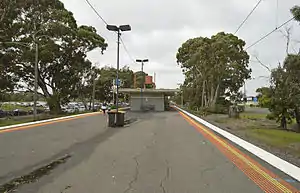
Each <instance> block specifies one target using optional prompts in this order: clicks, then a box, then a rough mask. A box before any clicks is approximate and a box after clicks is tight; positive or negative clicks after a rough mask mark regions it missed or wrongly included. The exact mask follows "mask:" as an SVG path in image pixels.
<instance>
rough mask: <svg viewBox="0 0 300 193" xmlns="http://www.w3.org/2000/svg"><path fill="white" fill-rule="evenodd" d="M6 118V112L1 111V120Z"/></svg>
mask: <svg viewBox="0 0 300 193" xmlns="http://www.w3.org/2000/svg"><path fill="white" fill-rule="evenodd" d="M3 117H6V112H5V111H3V110H1V109H0V118H3Z"/></svg>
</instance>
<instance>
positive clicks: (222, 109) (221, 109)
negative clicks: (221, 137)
mask: <svg viewBox="0 0 300 193" xmlns="http://www.w3.org/2000/svg"><path fill="white" fill-rule="evenodd" d="M207 112H208V113H216V114H227V113H228V107H227V106H225V105H220V104H216V105H215V106H214V107H210V108H208V109H207Z"/></svg>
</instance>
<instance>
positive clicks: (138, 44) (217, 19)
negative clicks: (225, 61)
mask: <svg viewBox="0 0 300 193" xmlns="http://www.w3.org/2000/svg"><path fill="white" fill-rule="evenodd" d="M298 1H299V0H289V1H285V2H284V3H283V2H281V1H279V6H278V10H277V5H276V1H262V2H261V4H260V5H259V7H258V8H257V9H256V10H255V12H254V13H253V15H251V17H250V18H249V19H248V20H247V22H246V23H245V24H244V26H243V27H242V28H241V29H240V30H239V32H238V33H237V35H238V36H239V37H240V38H242V39H244V40H245V41H246V43H247V46H249V45H251V44H252V43H253V42H255V41H256V40H258V39H259V38H260V37H262V36H263V35H265V34H267V33H268V32H270V31H271V30H273V29H274V28H275V27H276V26H278V25H279V24H281V23H283V22H285V21H286V20H288V19H289V18H290V17H291V14H290V12H289V9H290V8H291V7H293V6H294V5H296V4H299V2H298ZM63 2H64V3H65V6H66V8H67V9H69V10H70V11H72V12H73V13H74V16H75V18H76V19H77V21H78V23H79V24H84V25H93V26H95V27H96V28H97V31H98V33H99V34H101V35H102V36H103V37H104V38H105V39H106V41H107V42H108V44H109V47H108V49H107V51H105V53H104V55H101V54H100V51H99V50H95V51H93V52H91V53H89V55H88V56H89V58H90V59H91V60H92V61H93V62H94V63H96V62H98V63H99V65H100V66H104V65H111V66H114V67H115V66H116V45H117V44H116V34H115V33H112V32H109V31H107V30H106V28H105V24H104V23H103V22H102V21H101V20H100V19H99V18H97V16H96V15H95V13H93V11H92V9H91V8H90V7H89V6H88V4H86V2H85V1H84V0H72V1H69V0H63ZM90 2H91V3H92V4H93V5H94V7H95V8H96V9H97V10H98V11H99V13H100V14H101V15H102V16H103V17H104V19H105V20H106V21H107V22H108V23H110V24H130V25H131V27H132V31H131V32H125V33H123V34H122V39H123V41H124V42H125V45H126V48H127V50H128V51H129V53H130V57H129V56H128V54H127V53H126V51H125V50H124V48H123V46H122V45H121V50H120V63H121V67H122V66H124V65H129V66H130V67H131V68H132V69H133V70H135V71H137V70H139V69H140V65H139V64H135V63H134V61H133V60H135V59H136V58H148V59H149V63H148V64H146V65H145V70H146V71H147V72H148V73H149V74H153V73H154V72H156V80H157V81H156V83H157V86H158V87H163V88H175V87H177V84H178V83H179V82H183V80H184V76H183V75H182V72H181V69H180V68H179V66H178V65H177V63H176V52H177V50H178V48H179V47H180V46H181V44H182V43H184V42H185V41H186V40H187V39H189V38H193V37H197V36H208V37H210V36H212V35H214V34H216V33H217V32H219V31H225V32H230V33H233V32H234V31H235V30H236V29H237V27H238V26H239V24H240V23H241V22H242V21H243V19H244V18H245V17H246V16H247V14H248V13H249V12H250V11H251V10H252V9H253V7H254V6H255V5H256V3H257V2H258V0H247V1H241V0H227V1H224V0H210V1H207V0H185V1H173V0H163V1H162V0H152V1H142V0H127V1H120V0H110V1H104V0H90ZM289 26H293V32H292V38H293V39H297V38H298V40H300V38H299V37H300V27H299V25H297V24H296V22H291V23H290V24H289ZM285 44H286V41H285V38H284V37H283V35H282V34H281V33H279V32H276V33H273V34H272V35H270V36H269V37H268V38H266V39H265V40H264V41H262V42H260V43H259V44H257V45H256V46H254V47H252V48H251V49H249V50H248V52H249V54H252V55H257V56H258V57H259V59H260V60H261V61H262V62H263V63H265V64H268V65H270V66H271V67H272V68H275V67H276V66H277V65H278V62H281V63H282V62H283V60H284V57H285ZM299 47H300V44H296V43H295V42H293V43H292V45H291V47H290V52H294V50H296V51H297V50H299ZM251 60H255V58H253V57H252V58H251ZM250 67H251V68H252V70H253V73H252V76H253V77H254V78H255V79H253V80H249V81H247V83H246V88H247V93H249V94H251V95H253V94H255V90H256V88H257V87H260V86H264V85H268V80H267V79H264V78H257V77H259V76H268V75H269V72H268V71H267V70H266V69H264V68H263V67H262V66H261V65H259V64H258V63H256V62H251V63H250Z"/></svg>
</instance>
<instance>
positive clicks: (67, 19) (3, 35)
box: [0, 0, 107, 111]
mask: <svg viewBox="0 0 300 193" xmlns="http://www.w3.org/2000/svg"><path fill="white" fill-rule="evenodd" d="M0 5H1V10H3V11H2V12H1V13H0V16H2V17H1V20H2V22H1V29H3V30H2V31H1V32H0V42H2V43H1V47H0V54H2V55H4V56H5V57H4V58H1V60H0V62H1V65H0V68H4V69H5V70H6V71H8V75H9V76H8V78H7V77H6V76H4V77H3V76H1V78H2V79H7V80H8V81H9V80H11V79H12V78H14V77H17V80H18V81H14V82H18V83H23V84H20V85H24V83H26V86H25V87H26V89H28V90H32V88H33V85H34V62H35V54H36V49H35V45H36V44H37V45H38V74H39V77H38V86H39V88H40V89H41V90H42V93H41V94H42V95H43V96H44V97H45V98H46V100H47V102H48V104H49V106H50V109H51V110H54V111H60V105H61V104H63V103H65V102H67V101H69V100H70V99H71V98H72V97H73V95H75V94H76V83H77V82H79V81H81V79H82V77H81V76H82V75H83V74H84V73H85V72H86V71H89V70H90V69H91V62H90V61H88V60H87V59H86V54H87V53H88V52H89V51H91V50H94V49H96V48H100V50H101V52H103V51H104V50H105V49H106V47H107V44H106V43H105V40H104V39H103V38H102V37H101V36H100V35H98V34H97V32H96V29H95V28H94V27H91V26H77V23H76V20H75V19H74V17H73V14H72V13H71V12H70V11H68V10H66V9H65V8H64V5H63V3H62V2H60V1H59V0H42V1H39V2H37V1H32V0H25V1H22V2H21V1H8V0H6V1H4V2H2V3H1V4H0ZM9 86H12V85H9Z"/></svg>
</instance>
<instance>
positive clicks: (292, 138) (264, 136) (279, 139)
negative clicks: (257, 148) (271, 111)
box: [247, 129, 300, 147]
mask: <svg viewBox="0 0 300 193" xmlns="http://www.w3.org/2000/svg"><path fill="white" fill-rule="evenodd" d="M247 133H248V135H250V136H251V137H254V138H256V139H259V140H260V141H263V142H264V143H267V144H270V145H272V146H276V147H284V146H288V145H290V144H294V143H300V133H294V132H290V131H285V130H277V129H251V130H248V131H247Z"/></svg>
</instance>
